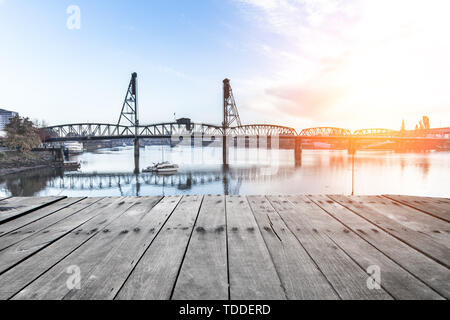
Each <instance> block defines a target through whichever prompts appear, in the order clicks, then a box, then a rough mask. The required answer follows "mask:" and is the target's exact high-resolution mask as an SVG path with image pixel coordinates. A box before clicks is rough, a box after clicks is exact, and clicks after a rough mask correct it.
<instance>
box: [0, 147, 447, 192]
mask: <svg viewBox="0 0 450 320" xmlns="http://www.w3.org/2000/svg"><path fill="white" fill-rule="evenodd" d="M201 150H203V151H200V150H198V149H197V148H192V149H191V148H185V149H184V150H183V149H181V150H180V148H172V149H171V148H169V147H168V148H167V151H165V159H166V160H170V161H172V162H175V163H178V164H180V171H179V173H177V174H175V175H170V176H164V175H156V174H151V173H141V174H134V173H133V164H132V163H133V161H132V159H133V150H132V149H124V150H121V151H118V152H113V151H112V150H103V151H102V152H99V153H85V154H83V155H81V156H79V157H78V158H76V159H77V160H79V161H81V163H82V169H81V171H80V172H65V173H64V172H61V171H60V170H56V169H46V170H38V171H30V172H25V173H20V174H16V175H10V176H7V177H2V178H0V195H2V196H6V195H13V196H44V195H67V196H90V197H94V196H100V197H102V196H147V195H161V194H165V195H174V194H301V193H303V194H315V193H322V194H323V193H333V194H350V193H351V192H352V156H351V155H348V154H347V152H346V151H343V150H340V151H339V150H334V151H332V150H304V157H303V158H302V163H301V165H300V166H296V165H295V163H294V162H293V160H292V155H291V154H292V152H293V151H292V150H277V151H274V152H276V153H278V155H279V157H278V158H277V159H278V160H277V161H274V159H273V156H274V155H273V154H272V158H271V157H267V156H265V157H264V156H262V155H258V153H257V152H256V151H253V150H248V149H247V150H241V151H239V152H238V153H239V154H238V155H234V156H233V155H231V156H230V158H231V160H233V161H232V163H231V164H230V165H229V166H224V165H222V164H220V149H218V150H214V148H204V149H201ZM160 157H161V147H156V146H155V147H151V148H146V149H144V151H143V152H141V161H142V162H143V163H145V164H148V165H149V164H151V163H152V162H155V161H159V160H160ZM354 160H355V176H354V188H355V193H356V194H382V193H391V194H411V195H424V196H444V197H446V196H448V191H447V188H446V187H447V182H448V179H449V178H450V166H449V165H448V164H449V163H450V161H449V160H450V153H449V152H430V153H406V154H399V153H393V152H386V151H368V152H365V151H361V152H359V153H357V154H356V155H355V156H354ZM275 163H277V165H274V164H275Z"/></svg>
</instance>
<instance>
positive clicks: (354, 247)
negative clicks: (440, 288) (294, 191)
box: [294, 195, 443, 300]
mask: <svg viewBox="0 0 450 320" xmlns="http://www.w3.org/2000/svg"><path fill="white" fill-rule="evenodd" d="M294 199H296V200H294V201H305V199H304V198H302V199H298V197H294ZM308 199H310V200H311V201H313V202H314V203H315V204H317V205H318V206H319V207H321V208H322V209H323V212H322V215H319V214H318V215H317V218H318V219H322V220H323V222H324V223H321V226H320V228H321V229H322V230H324V231H325V232H326V233H327V234H328V235H329V236H330V238H332V240H333V241H334V242H335V243H336V244H337V245H339V247H341V248H342V249H343V250H344V251H345V252H346V253H347V254H348V255H349V256H351V258H352V259H353V260H354V261H356V262H357V263H358V264H359V265H360V266H361V267H362V268H363V269H364V270H367V268H368V267H370V266H372V265H376V266H379V267H380V271H381V276H382V280H381V285H382V286H383V288H384V289H385V290H386V291H388V292H389V293H390V294H391V295H392V296H393V297H394V298H395V299H403V300H412V299H427V300H429V299H443V297H442V296H441V295H439V294H438V293H436V292H435V291H434V290H433V289H431V288H430V287H429V286H427V285H426V284H425V283H424V282H422V281H421V280H419V279H418V278H417V277H415V276H414V275H412V274H411V273H410V272H409V271H407V269H404V268H402V267H401V266H400V265H399V264H398V263H397V262H395V260H393V259H391V258H389V256H388V255H386V254H385V253H383V252H382V251H381V249H380V248H378V247H377V243H378V242H376V241H372V242H370V241H367V237H363V236H362V235H361V233H362V232H363V231H362V229H361V228H362V227H364V226H367V224H368V223H367V222H366V221H364V220H363V219H361V218H360V217H358V216H356V215H355V214H354V213H352V212H351V211H349V210H348V209H346V208H344V207H342V206H341V205H339V204H338V203H336V202H334V201H329V200H330V199H329V198H327V197H326V196H324V195H315V196H308ZM324 214H328V215H330V216H332V217H333V218H334V219H333V220H335V221H330V220H329V219H326V220H325V219H323V218H321V217H322V216H323V215H324ZM342 215H344V216H347V215H350V217H351V218H350V219H352V220H358V219H361V220H362V221H360V222H361V223H360V224H358V225H356V226H355V225H354V223H351V224H350V225H347V224H346V223H345V222H347V221H346V220H344V219H339V218H340V216H342ZM352 215H355V216H356V217H353V216H352ZM341 220H344V221H341ZM338 221H339V222H338ZM369 227H370V228H366V229H369V230H368V231H367V232H370V233H376V234H378V233H384V232H383V231H382V230H381V229H379V228H377V227H376V226H369ZM384 234H385V233H384ZM385 236H386V237H387V238H391V239H390V240H391V241H392V242H394V243H396V242H398V240H396V239H395V238H392V237H391V236H389V235H387V234H385ZM363 239H364V240H363ZM413 254H415V255H418V254H419V255H421V254H420V253H418V252H414V253H413ZM434 264H436V263H434Z"/></svg>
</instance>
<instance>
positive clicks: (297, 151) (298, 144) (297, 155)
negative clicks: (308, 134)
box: [294, 138, 303, 167]
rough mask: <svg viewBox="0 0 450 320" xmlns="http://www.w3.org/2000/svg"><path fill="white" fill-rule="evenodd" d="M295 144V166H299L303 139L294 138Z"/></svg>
mask: <svg viewBox="0 0 450 320" xmlns="http://www.w3.org/2000/svg"><path fill="white" fill-rule="evenodd" d="M294 141H295V146H294V157H295V166H296V167H297V166H301V165H302V152H303V147H302V144H303V141H302V139H298V138H297V139H295V140H294Z"/></svg>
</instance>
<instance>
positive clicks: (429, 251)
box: [329, 195, 450, 268]
mask: <svg viewBox="0 0 450 320" xmlns="http://www.w3.org/2000/svg"><path fill="white" fill-rule="evenodd" d="M329 197H330V198H331V199H333V200H334V201H336V202H338V203H340V204H341V205H343V206H344V207H346V208H348V209H350V210H351V211H353V212H354V213H356V214H357V215H359V216H360V217H363V218H364V219H366V220H368V221H370V222H371V223H373V224H375V225H377V226H378V227H379V228H381V229H382V230H383V231H385V232H387V233H389V234H390V235H392V236H394V237H396V238H397V239H399V240H402V241H403V242H405V243H406V244H408V245H409V246H411V247H413V248H414V249H416V250H418V251H420V252H422V253H423V254H425V255H426V256H428V257H430V258H431V259H433V260H435V261H437V262H439V263H441V264H442V265H444V266H445V267H447V268H448V267H449V265H450V254H449V249H448V248H447V247H446V246H444V245H442V244H440V243H438V242H436V241H435V240H434V239H433V238H431V237H430V236H428V235H426V234H423V233H421V232H417V231H415V230H412V229H410V228H408V227H406V226H404V225H402V224H400V223H398V222H397V221H395V220H393V219H390V218H388V217H386V216H385V215H383V214H381V213H379V212H377V211H376V210H374V209H372V208H371V207H368V206H366V205H364V204H361V203H359V201H355V200H354V199H352V198H351V197H346V196H342V195H332V196H329Z"/></svg>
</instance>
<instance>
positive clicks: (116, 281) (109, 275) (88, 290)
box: [64, 196, 181, 300]
mask: <svg viewBox="0 0 450 320" xmlns="http://www.w3.org/2000/svg"><path fill="white" fill-rule="evenodd" d="M180 200H181V196H173V197H172V196H169V197H165V198H164V199H163V200H161V201H160V202H159V203H158V204H157V205H156V206H155V207H154V208H153V209H152V210H151V211H150V212H149V213H148V214H146V215H145V217H144V218H143V219H142V220H141V221H140V222H139V224H138V227H137V228H139V232H130V233H128V234H126V235H125V237H126V239H124V241H122V242H121V243H120V245H118V246H117V247H116V248H115V249H114V250H113V251H112V252H111V254H109V255H108V257H107V258H106V259H104V260H103V261H102V262H101V263H100V264H98V265H97V266H96V267H95V269H94V270H93V271H92V273H91V276H89V278H88V279H87V280H85V281H84V282H83V286H82V288H81V289H80V290H77V291H71V292H70V293H69V294H68V295H66V296H65V297H64V299H82V300H85V299H89V300H92V299H104V300H111V299H113V298H114V297H115V296H116V295H117V292H118V291H119V290H120V288H121V287H122V285H123V284H124V283H125V280H126V279H127V278H128V276H129V275H130V273H131V271H132V270H133V269H134V268H135V266H136V265H137V264H138V262H139V260H140V258H141V257H142V255H143V254H144V252H145V251H146V250H147V248H148V247H149V245H150V244H151V243H152V241H154V239H155V237H156V236H157V235H158V233H159V231H160V230H161V228H162V227H163V225H164V223H165V222H166V221H167V219H168V218H169V217H170V215H171V214H172V212H173V210H174V209H175V207H176V206H177V205H178V203H179V202H180Z"/></svg>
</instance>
